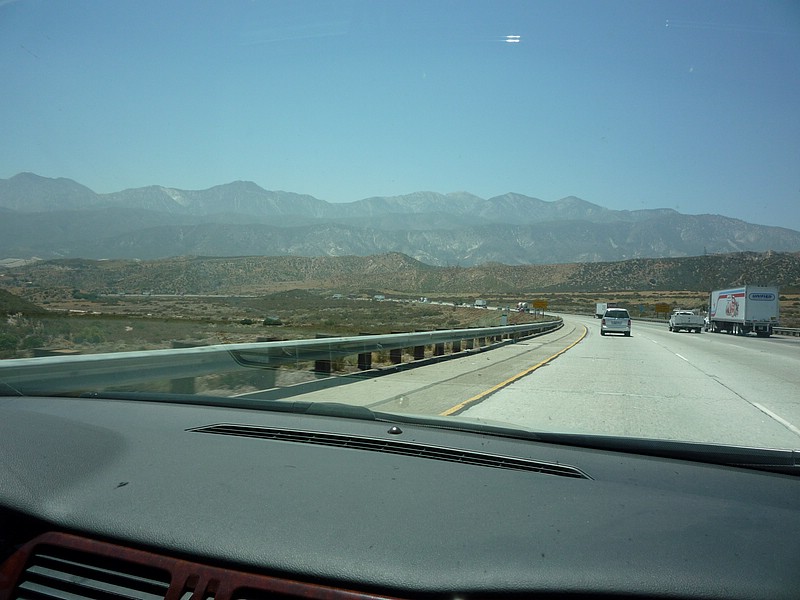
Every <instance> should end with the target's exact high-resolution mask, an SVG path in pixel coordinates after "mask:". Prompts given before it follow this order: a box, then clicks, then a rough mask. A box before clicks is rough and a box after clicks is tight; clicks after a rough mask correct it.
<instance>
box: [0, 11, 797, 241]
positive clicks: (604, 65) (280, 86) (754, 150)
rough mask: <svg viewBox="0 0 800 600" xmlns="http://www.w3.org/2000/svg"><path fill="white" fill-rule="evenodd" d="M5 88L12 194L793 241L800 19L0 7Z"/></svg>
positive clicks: (0, 118)
mask: <svg viewBox="0 0 800 600" xmlns="http://www.w3.org/2000/svg"><path fill="white" fill-rule="evenodd" d="M508 36H519V37H518V38H508ZM509 39H511V40H514V39H516V40H519V41H518V42H509V41H508V40H509ZM0 78H1V79H0V80H2V82H3V84H2V85H3V95H2V101H0V132H2V133H0V177H2V178H7V177H11V176H12V175H14V174H16V173H18V172H21V171H32V172H34V173H37V174H39V175H43V176H46V177H68V178H71V179H74V180H76V181H78V182H80V183H82V184H84V185H87V186H88V187H90V188H92V189H93V190H95V191H97V192H111V191H118V190H121V189H125V188H131V187H140V186H145V185H150V184H158V185H165V186H169V187H176V188H181V189H205V188H208V187H211V186H213V185H218V184H222V183H227V182H230V181H234V180H238V179H242V180H250V181H255V182H256V183H257V184H259V185H260V186H262V187H263V188H265V189H272V190H288V191H293V192H299V193H306V194H311V195H313V196H316V197H318V198H321V199H323V200H327V201H330V202H343V201H352V200H358V199H361V198H366V197H370V196H391V195H398V194H405V193H411V192H415V191H420V190H431V191H437V192H443V193H446V192H454V191H462V190H463V191H468V192H471V193H473V194H476V195H478V196H481V197H484V198H489V197H492V196H495V195H499V194H503V193H506V192H518V193H521V194H525V195H528V196H533V197H537V198H541V199H542V200H548V201H552V200H557V199H559V198H562V197H564V196H570V195H574V196H578V197H581V198H583V199H584V200H587V201H589V202H594V203H596V204H600V205H602V206H606V207H608V208H613V209H631V210H633V209H639V208H656V207H669V208H675V209H677V210H679V211H681V212H684V213H689V214H699V213H717V214H724V215H726V216H731V217H735V218H740V219H744V220H747V221H751V222H755V223H761V224H767V225H780V226H785V227H790V228H793V229H797V230H800V2H797V1H795V0H787V1H768V0H759V1H724V2H721V1H720V2H717V1H712V2H709V1H695V0H692V1H688V2H681V1H675V2H672V1H671V2H655V1H647V0H634V1H630V2H610V1H609V2H601V1H591V2H581V1H569V0H559V1H552V2H550V1H524V2H503V1H497V0H491V1H486V2H482V1H481V2H478V1H469V0H464V1H454V2H450V1H436V0H424V1H415V0H402V1H392V0H386V1H378V0H375V1H361V0H353V1H350V2H347V1H342V0H336V1H324V2H323V1H319V2H299V1H298V2H294V1H288V0H287V1H281V2H267V1H236V0H234V1H226V2H219V1H213V2H203V1H192V2H171V1H168V0H167V1H150V0H141V1H136V2H127V1H124V0H120V1H111V0H108V1H105V0H104V1H89V2H86V1H82V0H70V1H61V0H11V1H3V0H0Z"/></svg>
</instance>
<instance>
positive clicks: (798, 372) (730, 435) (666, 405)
mask: <svg viewBox="0 0 800 600" xmlns="http://www.w3.org/2000/svg"><path fill="white" fill-rule="evenodd" d="M564 318H565V322H567V323H569V324H570V325H571V326H572V325H577V326H581V325H585V326H586V327H587V328H588V334H587V336H586V337H585V339H583V340H582V341H581V342H580V343H579V344H577V345H576V346H574V347H573V348H572V349H570V350H569V351H568V352H566V353H564V354H563V355H562V356H560V357H559V358H557V359H556V360H553V361H552V362H550V363H549V364H548V365H547V367H546V368H540V369H538V370H536V371H535V372H534V373H532V374H530V375H528V376H526V377H524V378H522V379H520V380H519V381H517V382H515V383H513V384H512V385H509V386H507V387H505V388H503V389H502V390H500V391H498V392H496V393H494V394H492V395H491V396H490V397H488V398H486V399H485V400H483V401H482V402H480V403H479V404H477V405H475V406H473V407H472V408H469V409H468V410H466V411H465V412H463V413H462V414H463V415H464V416H467V417H476V418H477V417H480V418H491V419H495V420H500V421H506V422H510V423H515V424H519V425H522V426H524V427H527V428H533V429H540V430H547V431H565V432H566V431H569V432H587V433H588V432H591V433H602V434H608V435H625V436H637V437H638V436H641V437H658V438H667V439H679V440H691V441H702V442H712V443H725V444H737V445H748V446H764V447H778V448H800V340H798V338H788V337H779V336H774V337H772V338H756V337H749V336H748V337H737V336H731V335H726V334H712V333H701V334H695V333H687V332H682V333H670V332H669V331H668V329H667V327H666V326H665V325H661V324H654V323H645V322H634V325H633V332H632V335H631V337H629V338H628V337H623V336H621V335H607V336H605V337H602V336H600V334H599V321H598V320H595V319H592V318H588V317H586V318H582V317H574V316H567V315H565V317H564Z"/></svg>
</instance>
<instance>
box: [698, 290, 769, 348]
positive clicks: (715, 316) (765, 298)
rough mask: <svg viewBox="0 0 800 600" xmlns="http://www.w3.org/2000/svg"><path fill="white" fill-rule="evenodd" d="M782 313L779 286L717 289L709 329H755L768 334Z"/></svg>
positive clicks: (741, 331) (710, 305)
mask: <svg viewBox="0 0 800 600" xmlns="http://www.w3.org/2000/svg"><path fill="white" fill-rule="evenodd" d="M779 314H780V309H779V301H778V288H777V287H774V286H769V287H756V286H752V285H746V286H743V287H738V288H731V289H728V290H714V291H713V292H711V295H710V297H709V302H708V324H707V325H706V329H707V331H713V332H714V333H719V332H721V331H724V332H726V333H732V334H734V335H746V334H748V333H755V334H756V335H758V336H759V337H768V336H770V335H772V328H773V327H777V326H778V324H779Z"/></svg>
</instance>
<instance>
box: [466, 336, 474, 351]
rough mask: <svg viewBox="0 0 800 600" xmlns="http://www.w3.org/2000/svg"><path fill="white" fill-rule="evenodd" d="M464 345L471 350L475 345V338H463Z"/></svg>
mask: <svg viewBox="0 0 800 600" xmlns="http://www.w3.org/2000/svg"><path fill="white" fill-rule="evenodd" d="M464 346H465V347H466V349H467V350H472V349H473V348H474V347H475V338H469V339H468V340H464Z"/></svg>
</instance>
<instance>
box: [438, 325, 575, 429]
mask: <svg viewBox="0 0 800 600" xmlns="http://www.w3.org/2000/svg"><path fill="white" fill-rule="evenodd" d="M588 333H589V329H588V328H587V327H586V326H585V325H584V326H583V333H582V334H581V337H579V338H578V339H577V340H575V341H574V342H572V343H571V344H570V345H569V346H567V347H566V348H562V349H561V350H559V351H558V352H556V353H555V354H553V356H550V357H548V358H545V359H544V360H543V361H542V362H540V363H537V364H535V365H533V366H532V367H529V368H527V369H525V370H524V371H522V372H520V373H517V374H516V375H513V376H511V377H509V378H508V379H506V380H505V381H501V382H500V383H498V384H497V385H495V386H492V387H490V388H489V389H488V390H484V391H483V392H481V393H480V394H477V395H475V396H473V397H472V398H469V399H468V400H464V401H463V402H460V403H458V404H456V405H455V406H452V407H450V408H448V409H447V410H446V411H444V412H442V413H439V416H441V417H449V416H450V415H454V414H456V413H458V412H460V411H462V410H464V409H465V408H467V407H468V406H471V405H473V404H476V403H478V402H480V401H481V400H483V399H484V398H486V397H487V396H489V395H491V394H494V393H495V392H496V391H498V390H501V389H503V388H504V387H506V386H508V385H511V384H512V383H514V382H515V381H517V380H518V379H521V378H523V377H525V375H528V374H530V373H533V372H534V371H535V370H536V369H538V368H539V367H542V366H544V365H546V364H547V363H549V362H550V361H551V360H553V359H555V358H558V357H559V356H561V355H562V354H564V352H566V351H567V350H569V349H570V348H572V347H573V346H575V345H577V344H579V343H580V342H581V341H582V340H583V338H585V337H586V334H588Z"/></svg>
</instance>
